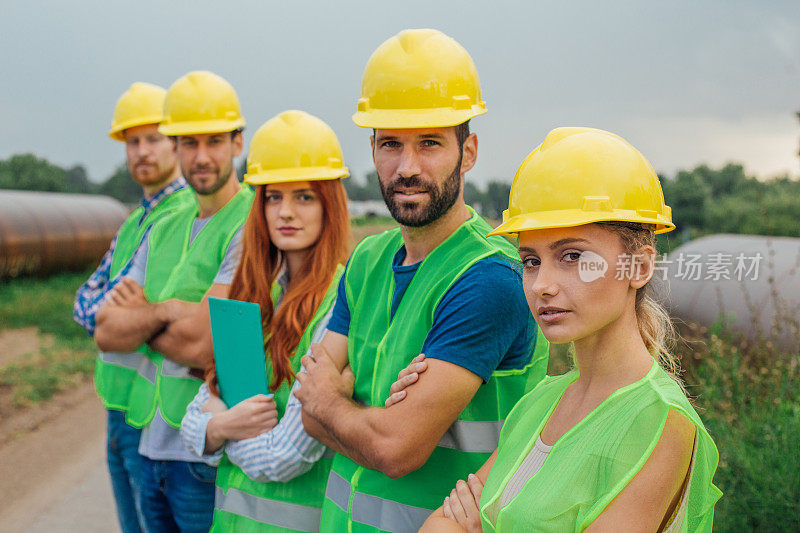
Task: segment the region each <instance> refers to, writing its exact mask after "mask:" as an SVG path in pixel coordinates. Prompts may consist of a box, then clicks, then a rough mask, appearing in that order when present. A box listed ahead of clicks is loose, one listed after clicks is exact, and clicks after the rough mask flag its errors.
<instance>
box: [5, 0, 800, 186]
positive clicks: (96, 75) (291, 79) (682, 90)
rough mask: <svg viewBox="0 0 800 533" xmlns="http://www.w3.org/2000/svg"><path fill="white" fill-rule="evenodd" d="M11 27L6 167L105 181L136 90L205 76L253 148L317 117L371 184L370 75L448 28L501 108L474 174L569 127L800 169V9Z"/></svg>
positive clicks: (273, 11) (560, 9) (684, 161)
mask: <svg viewBox="0 0 800 533" xmlns="http://www.w3.org/2000/svg"><path fill="white" fill-rule="evenodd" d="M2 4H3V9H2V11H3V14H2V16H1V17H0V49H2V55H0V67H1V68H0V75H2V78H3V83H2V90H0V117H2V121H0V158H5V157H8V156H9V155H11V154H15V153H22V152H34V153H36V154H38V155H40V156H43V157H46V158H47V159H49V160H51V161H53V162H55V163H57V164H60V165H64V166H69V165H73V164H77V163H80V164H84V165H85V166H86V167H87V169H88V171H89V174H90V177H91V178H92V179H93V180H95V181H102V180H105V179H106V178H107V177H108V176H109V175H110V173H111V172H112V170H113V168H114V167H115V166H116V165H117V164H119V163H120V162H122V161H123V160H124V153H123V147H122V145H121V144H119V143H116V142H114V141H112V140H110V139H109V138H108V136H107V135H106V132H107V131H108V127H109V125H110V122H111V117H112V113H113V108H114V104H115V102H116V100H117V98H118V97H119V96H120V94H122V92H124V91H125V90H126V89H127V88H128V86H129V85H130V84H131V83H132V82H134V81H148V82H152V83H156V84H159V85H162V86H164V87H168V86H169V85H170V84H171V83H172V82H173V81H174V80H175V79H177V78H178V77H180V76H181V75H183V74H185V73H186V72H188V71H190V70H197V69H207V70H211V71H214V72H216V73H217V74H220V75H221V76H223V77H224V78H226V79H227V80H228V81H230V82H231V83H232V84H233V86H234V87H235V88H236V90H237V92H238V94H239V98H240V100H241V103H242V110H243V113H244V116H245V118H246V120H247V123H248V130H247V131H246V135H245V141H246V142H249V139H250V137H251V135H252V134H253V132H254V131H255V130H256V128H258V126H260V125H261V124H263V123H264V122H265V121H266V120H268V119H269V118H270V117H272V116H273V115H275V114H277V113H279V112H280V111H283V110H285V109H291V108H295V109H302V110H305V111H308V112H310V113H312V114H314V115H317V116H319V117H320V118H322V119H323V120H325V121H326V122H327V123H328V124H330V125H331V127H333V129H334V131H336V133H337V135H338V136H339V140H340V142H341V144H342V148H343V149H344V155H345V160H346V163H347V164H348V166H350V168H351V171H352V172H353V174H354V175H356V176H359V177H360V176H362V175H363V174H364V173H365V172H366V171H367V170H369V169H371V168H372V163H371V158H370V152H369V144H368V135H369V132H368V130H363V129H361V128H358V127H357V126H355V125H354V124H353V122H352V120H351V118H350V117H351V115H352V114H353V112H354V111H355V105H356V100H357V98H358V94H359V85H360V81H361V73H362V71H363V68H364V65H365V63H366V60H367V58H368V57H369V55H370V54H371V53H372V51H373V50H374V49H375V48H376V47H377V46H378V45H379V44H380V43H381V42H383V41H384V40H386V39H387V38H389V37H390V36H392V35H394V34H395V33H397V32H398V31H400V30H402V29H405V28H418V27H432V28H437V29H440V30H442V31H444V32H445V33H447V34H448V35H450V36H452V37H454V38H455V39H456V40H457V41H459V42H460V43H461V44H462V45H463V46H464V47H465V48H466V49H467V50H468V51H469V52H470V54H471V55H472V57H473V59H474V60H475V63H476V65H477V67H478V73H479V75H480V78H481V85H482V90H483V97H484V100H485V101H486V104H487V108H488V110H489V111H488V113H486V114H485V115H483V116H481V117H478V118H476V119H475V120H473V122H472V126H473V130H474V131H476V132H477V133H478V138H479V142H480V149H479V157H478V164H477V165H476V167H475V169H474V170H473V171H472V172H471V173H470V178H471V179H472V180H474V181H475V182H476V183H479V184H482V183H485V182H486V181H487V180H489V179H494V178H506V179H510V178H511V177H512V176H513V174H514V171H515V170H516V168H517V166H518V164H519V163H520V162H521V161H522V159H523V158H524V156H525V155H526V154H527V153H528V152H529V151H530V150H531V149H533V148H534V147H535V146H536V145H537V144H538V143H539V142H540V141H541V140H542V138H543V137H544V136H545V135H546V133H547V132H548V131H549V130H550V129H552V128H554V127H556V126H561V125H585V126H593V127H598V128H602V129H607V130H610V131H613V132H615V133H618V134H620V135H622V136H623V137H625V138H627V139H628V140H629V141H630V142H631V143H633V144H634V145H635V146H636V147H637V148H639V149H640V150H641V151H642V152H643V153H644V154H645V156H646V157H647V158H648V159H649V160H650V161H651V163H652V164H653V166H654V167H655V168H656V170H658V171H659V172H665V173H668V174H672V173H674V172H675V170H676V169H679V168H690V167H693V166H694V165H696V164H699V163H708V164H711V165H720V164H722V163H724V162H726V161H729V160H730V161H739V162H742V163H744V164H745V166H746V168H747V170H748V171H749V172H750V173H753V174H756V175H759V176H761V177H769V176H772V175H776V174H781V173H790V174H791V175H792V176H797V175H798V174H800V172H799V170H800V163H799V161H798V157H797V150H798V139H800V122H798V120H797V117H796V116H795V112H796V111H798V110H800V2H798V0H786V1H774V2H773V1H769V2H767V1H763V2H753V1H746V2H745V1H715V2H711V1H697V0H696V1H672V2H664V1H658V2H656V1H643V0H639V1H582V2H566V1H560V0H559V1H548V2H541V1H538V2H537V1H533V0H528V1H520V2H511V1H498V0H495V1H492V2H474V1H470V2H466V1H461V2H445V1H431V0H428V1H425V2H417V1H412V0H406V1H403V2H377V1H373V2H353V1H345V0H338V1H336V2H304V1H290V0H282V1H281V2H271V1H266V0H260V1H255V0H254V1H248V2H243V1H242V2H239V1H234V0H230V1H222V0H216V1H213V2H212V1H208V0H183V1H181V0H169V1H164V0H160V1H156V0H152V1H151V0H147V1H127V2H119V1H113V0H112V1H109V0H103V1H88V0H79V1H72V2H62V1H58V2H57V1H38V2H30V1H17V0H3V2H2Z"/></svg>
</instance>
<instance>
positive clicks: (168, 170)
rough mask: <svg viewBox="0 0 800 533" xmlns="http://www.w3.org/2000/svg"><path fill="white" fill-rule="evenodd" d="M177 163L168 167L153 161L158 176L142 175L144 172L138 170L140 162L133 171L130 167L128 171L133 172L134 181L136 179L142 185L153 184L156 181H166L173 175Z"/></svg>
mask: <svg viewBox="0 0 800 533" xmlns="http://www.w3.org/2000/svg"><path fill="white" fill-rule="evenodd" d="M177 164H178V163H177V162H175V163H173V164H172V165H170V166H168V167H165V168H161V167H160V166H159V164H158V163H151V165H152V167H153V168H154V169H155V171H156V176H155V177H154V178H151V177H149V176H142V174H141V173H140V172H138V171H137V170H136V165H138V162H137V164H136V165H134V168H133V171H131V169H130V167H128V172H129V173H130V174H131V177H132V178H133V181H135V182H136V183H138V184H139V185H142V186H145V185H153V184H156V183H162V182H165V181H166V180H167V178H169V177H170V176H172V174H173V173H174V172H175V166H176V165H177Z"/></svg>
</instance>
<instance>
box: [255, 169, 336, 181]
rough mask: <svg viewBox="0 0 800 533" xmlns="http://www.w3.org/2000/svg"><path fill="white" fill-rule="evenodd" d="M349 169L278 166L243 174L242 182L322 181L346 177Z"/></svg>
mask: <svg viewBox="0 0 800 533" xmlns="http://www.w3.org/2000/svg"><path fill="white" fill-rule="evenodd" d="M349 176H350V171H348V170H347V167H341V168H331V167H304V168H279V169H275V170H267V171H264V172H259V173H258V174H245V175H244V182H245V183H248V184H250V185H266V184H271V183H293V182H297V181H324V180H335V179H339V178H347V177H349Z"/></svg>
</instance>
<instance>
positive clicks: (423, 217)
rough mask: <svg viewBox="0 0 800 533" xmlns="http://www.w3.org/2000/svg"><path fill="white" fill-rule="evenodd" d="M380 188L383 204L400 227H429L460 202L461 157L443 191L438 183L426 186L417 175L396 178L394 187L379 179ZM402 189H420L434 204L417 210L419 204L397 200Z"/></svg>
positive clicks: (428, 183) (430, 203)
mask: <svg viewBox="0 0 800 533" xmlns="http://www.w3.org/2000/svg"><path fill="white" fill-rule="evenodd" d="M378 184H379V185H380V188H381V194H382V195H383V201H384V202H386V207H388V208H389V213H390V214H391V215H392V218H394V219H395V220H396V221H397V222H398V223H399V224H401V225H403V226H408V227H411V228H421V227H422V226H427V225H428V224H430V223H432V222H435V221H436V220H439V218H441V217H442V215H444V214H445V213H447V212H448V211H449V210H450V208H451V207H453V204H455V203H456V200H458V195H459V193H460V192H461V156H459V158H458V163H457V164H456V167H455V168H454V169H453V171H452V172H451V173H450V175H449V176H448V177H447V179H446V180H445V182H444V183H443V184H442V187H441V189H440V188H439V186H438V185H437V184H436V183H433V182H424V181H423V180H422V179H420V177H419V176H416V175H415V176H408V177H402V176H401V177H398V178H395V180H394V181H392V183H390V184H389V185H386V186H384V184H383V182H382V181H381V180H380V179H378ZM399 188H420V189H422V192H426V193H428V196H429V197H430V201H429V202H428V205H427V206H426V207H422V208H417V207H416V205H415V204H412V203H410V202H404V201H402V200H399V199H397V198H396V197H395V196H394V193H395V192H396V190H397V189H399ZM419 209H421V210H419Z"/></svg>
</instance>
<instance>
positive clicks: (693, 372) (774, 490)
mask: <svg viewBox="0 0 800 533" xmlns="http://www.w3.org/2000/svg"><path fill="white" fill-rule="evenodd" d="M682 333H683V335H684V337H685V338H686V339H687V342H686V343H681V344H680V345H679V346H678V349H677V351H678V354H679V355H680V356H681V360H682V364H683V366H684V368H685V369H686V373H685V376H684V378H685V381H686V384H687V388H688V389H689V393H690V394H691V395H692V396H693V397H694V403H695V405H696V407H697V410H698V412H699V414H700V416H701V418H702V419H703V422H704V423H705V425H706V427H707V429H708V431H709V433H710V434H711V436H712V437H713V438H714V441H715V442H716V444H717V448H718V449H719V453H720V461H719V468H718V469H717V473H716V476H715V477H714V482H715V484H716V485H717V486H719V487H720V489H721V490H722V491H723V493H724V495H723V497H722V499H721V500H720V501H719V503H717V506H716V512H715V520H714V529H715V530H716V531H800V357H798V354H787V353H781V352H780V351H779V350H778V349H777V348H775V347H774V345H772V343H770V342H768V341H764V342H759V343H747V342H745V341H743V340H740V339H736V338H734V337H733V336H732V335H730V334H727V333H726V332H725V331H724V329H723V328H722V327H721V326H715V327H713V328H711V330H710V331H708V330H704V329H702V328H696V327H695V328H684V331H683V332H682Z"/></svg>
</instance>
